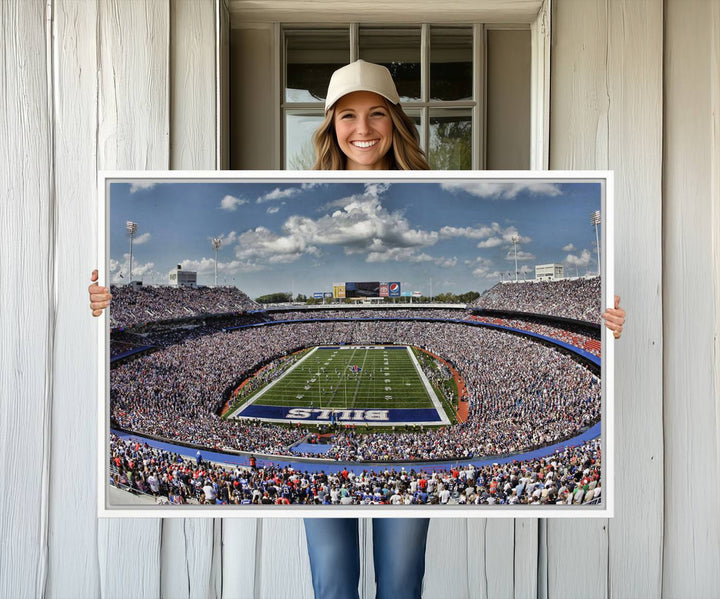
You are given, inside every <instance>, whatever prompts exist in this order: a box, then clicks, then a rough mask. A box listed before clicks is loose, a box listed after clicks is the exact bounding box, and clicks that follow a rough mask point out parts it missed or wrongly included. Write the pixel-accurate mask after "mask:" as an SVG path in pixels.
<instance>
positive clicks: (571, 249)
mask: <svg viewBox="0 0 720 599" xmlns="http://www.w3.org/2000/svg"><path fill="white" fill-rule="evenodd" d="M574 251H575V246H574V245H573V244H572V243H568V244H567V245H565V246H563V252H574Z"/></svg>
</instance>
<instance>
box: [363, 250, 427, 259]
mask: <svg viewBox="0 0 720 599" xmlns="http://www.w3.org/2000/svg"><path fill="white" fill-rule="evenodd" d="M434 261H435V259H434V258H433V257H432V256H430V255H428V254H425V253H420V254H418V253H417V250H416V249H415V248H391V249H388V250H384V251H382V252H370V253H369V254H368V257H367V259H366V262H412V263H419V262H434Z"/></svg>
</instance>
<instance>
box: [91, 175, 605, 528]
mask: <svg viewBox="0 0 720 599" xmlns="http://www.w3.org/2000/svg"><path fill="white" fill-rule="evenodd" d="M265 175H266V176H261V175H259V174H254V175H253V174H238V175H237V176H236V177H234V178H233V177H230V178H228V176H227V175H225V176H224V177H222V178H221V177H219V176H215V177H213V176H208V175H207V174H204V175H203V176H198V177H179V176H177V175H175V176H171V175H170V174H169V173H168V174H166V175H165V176H157V177H154V178H149V177H144V178H137V176H136V177H135V178H133V177H127V176H118V175H113V174H108V175H105V178H104V179H103V182H102V188H103V190H104V193H105V200H106V201H105V206H106V214H105V223H106V225H107V230H106V235H107V239H106V241H107V245H106V246H105V247H106V248H107V249H108V252H107V256H106V257H107V267H108V270H107V281H106V282H107V283H108V284H110V285H111V292H112V295H113V298H112V303H111V307H110V309H109V315H108V317H107V318H108V323H107V331H108V332H109V333H108V337H107V341H108V343H107V346H108V347H109V352H108V356H107V360H106V361H105V360H104V361H103V368H104V373H105V376H104V377H103V378H104V384H105V389H106V391H107V393H106V394H104V397H103V398H102V407H101V414H102V418H101V439H102V447H101V457H100V461H101V472H102V476H101V483H100V486H101V488H100V495H101V511H104V512H105V513H104V515H112V514H113V512H114V510H118V511H122V510H130V511H131V512H133V513H135V514H137V513H142V512H146V513H148V514H151V515H155V516H156V515H158V514H167V513H169V514H170V515H177V514H179V515H182V516H185V515H187V514H189V513H192V514H196V513H198V514H201V515H219V516H229V515H251V516H257V515H258V514H259V513H264V514H267V515H273V514H278V515H285V514H291V515H297V514H298V511H297V510H298V509H302V510H303V515H322V516H334V515H338V516H347V515H348V513H349V511H352V510H357V511H358V512H359V513H362V514H366V515H402V516H408V515H413V514H417V515H431V516H435V515H447V514H452V515H456V516H457V515H462V516H472V515H477V516H481V517H487V516H488V515H491V514H492V515H500V516H502V517H508V516H514V515H517V516H526V515H531V514H532V513H534V512H533V511H534V510H535V511H537V510H539V511H540V512H541V513H543V515H557V516H563V517H565V516H568V515H576V514H581V515H605V516H606V517H607V515H608V502H607V498H606V489H607V487H608V482H609V481H608V470H607V466H608V464H607V461H606V456H607V451H608V441H609V440H610V439H609V438H608V430H609V429H608V427H607V426H606V423H608V420H609V419H608V416H607V414H608V405H609V402H610V401H611V394H610V393H609V389H608V385H607V379H606V376H607V374H608V372H609V370H608V364H607V363H606V362H605V359H604V358H606V356H603V348H604V347H605V346H606V345H607V344H606V343H605V344H604V343H603V342H602V340H603V336H604V335H605V332H604V327H601V317H600V315H601V312H602V309H603V307H604V306H605V305H610V304H609V303H608V302H607V301H606V299H607V298H608V297H611V293H610V292H611V289H609V288H608V285H607V283H608V281H607V280H605V279H606V277H605V276H603V273H604V272H607V269H608V267H609V266H608V265H607V264H605V263H604V262H605V260H606V259H607V256H608V255H609V253H608V252H603V251H602V249H603V248H604V247H605V246H606V245H607V243H608V239H607V233H608V232H607V231H606V230H605V229H606V227H605V224H604V222H603V218H604V216H605V214H606V213H607V210H608V181H607V177H605V176H597V177H594V178H593V177H588V176H587V175H586V176H582V177H579V176H575V177H569V176H565V177H559V176H555V177H554V178H553V177H549V176H548V175H547V174H546V175H544V176H542V177H539V176H536V177H535V178H532V177H529V176H528V175H527V174H524V175H523V177H519V176H518V177H514V178H513V177H511V178H508V177H507V176H504V177H502V178H500V177H495V178H493V177H492V176H490V175H489V174H485V175H484V176H483V175H479V174H474V175H473V176H470V175H469V174H467V173H465V174H464V175H463V174H457V173H456V174H455V175H454V176H449V175H448V176H447V177H443V178H435V179H428V178H427V174H426V175H425V179H421V178H420V177H419V176H405V177H394V176H392V174H388V173H382V174H380V175H379V176H378V177H373V176H369V175H367V174H365V175H364V176H362V177H358V176H355V177H353V176H347V174H345V175H344V176H343V177H337V176H328V175H319V174H318V173H310V174H307V173H303V174H302V175H299V174H297V173H295V174H294V175H293V174H290V173H284V174H283V175H282V176H279V175H278V174H277V173H274V174H265ZM603 238H604V239H605V241H603ZM604 298H605V299H604ZM608 424H609V423H608Z"/></svg>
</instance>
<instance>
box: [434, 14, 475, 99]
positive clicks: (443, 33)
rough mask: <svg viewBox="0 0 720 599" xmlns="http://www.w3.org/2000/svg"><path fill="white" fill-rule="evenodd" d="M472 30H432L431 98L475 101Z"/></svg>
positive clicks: (463, 28) (468, 28)
mask: <svg viewBox="0 0 720 599" xmlns="http://www.w3.org/2000/svg"><path fill="white" fill-rule="evenodd" d="M472 61H473V35H472V28H470V27H462V28H459V27H455V28H445V27H444V28H439V27H438V28H436V27H432V28H431V29H430V99H431V100H472V99H473V68H472Z"/></svg>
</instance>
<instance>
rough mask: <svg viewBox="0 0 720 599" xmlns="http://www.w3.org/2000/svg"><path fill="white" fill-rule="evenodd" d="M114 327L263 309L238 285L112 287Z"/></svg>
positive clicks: (112, 322) (111, 317)
mask: <svg viewBox="0 0 720 599" xmlns="http://www.w3.org/2000/svg"><path fill="white" fill-rule="evenodd" d="M110 293H112V297H113V299H112V305H111V306H110V327H111V328H115V327H129V326H136V325H142V324H147V323H149V322H155V321H159V320H171V319H177V318H189V317H194V316H200V315H202V314H210V313H212V314H224V313H229V312H243V311H245V310H257V309H260V305H259V304H258V303H256V302H254V301H253V300H251V299H250V298H249V297H248V296H247V295H246V294H245V293H243V292H242V291H240V290H239V289H237V288H236V287H200V288H192V287H167V286H161V287H153V286H149V287H146V286H138V287H133V286H131V285H122V286H114V285H113V286H112V287H110Z"/></svg>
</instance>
